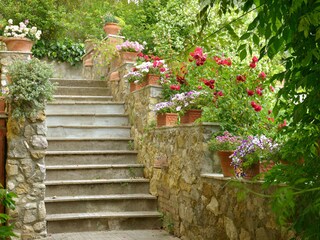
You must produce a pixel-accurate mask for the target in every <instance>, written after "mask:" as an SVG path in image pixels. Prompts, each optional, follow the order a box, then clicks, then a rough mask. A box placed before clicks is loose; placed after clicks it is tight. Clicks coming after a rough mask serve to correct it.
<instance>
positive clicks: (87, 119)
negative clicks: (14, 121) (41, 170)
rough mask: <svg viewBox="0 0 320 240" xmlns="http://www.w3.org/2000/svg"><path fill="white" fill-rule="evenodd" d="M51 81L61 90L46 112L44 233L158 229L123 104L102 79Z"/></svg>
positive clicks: (147, 184) (155, 205)
mask: <svg viewBox="0 0 320 240" xmlns="http://www.w3.org/2000/svg"><path fill="white" fill-rule="evenodd" d="M52 81H53V82H57V83H58V84H59V87H58V89H57V91H56V96H55V101H54V102H53V103H50V104H48V106H47V109H46V114H47V126H48V136H47V137H48V142H49V147H48V151H47V155H46V169H47V175H46V197H45V204H46V210H47V218H46V220H47V225H48V233H64V232H82V231H103V230H121V229H126V230H128V229H130V230H131V229H132V230H133V229H157V228H160V226H161V222H160V214H159V213H158V212H157V201H156V198H155V197H154V196H152V195H150V194H149V182H148V180H146V179H145V178H144V177H143V166H142V165H141V164H137V161H136V156H137V152H135V151H133V150H132V149H131V148H132V138H131V137H130V127H129V125H128V116H126V115H125V114H124V104H123V103H118V102H113V101H112V97H111V96H109V94H110V92H109V89H108V88H107V86H106V82H104V81H93V80H80V79H79V80H66V79H52Z"/></svg>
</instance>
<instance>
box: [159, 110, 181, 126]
mask: <svg viewBox="0 0 320 240" xmlns="http://www.w3.org/2000/svg"><path fill="white" fill-rule="evenodd" d="M177 122H178V114H177V113H159V114H157V127H162V126H174V125H176V124H177Z"/></svg>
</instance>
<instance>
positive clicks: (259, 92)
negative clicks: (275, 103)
mask: <svg viewBox="0 0 320 240" xmlns="http://www.w3.org/2000/svg"><path fill="white" fill-rule="evenodd" d="M262 90H263V89H262V88H261V87H257V88H256V93H257V94H258V95H259V96H262Z"/></svg>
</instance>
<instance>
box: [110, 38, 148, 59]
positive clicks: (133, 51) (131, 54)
mask: <svg viewBox="0 0 320 240" xmlns="http://www.w3.org/2000/svg"><path fill="white" fill-rule="evenodd" d="M116 48H117V50H118V51H119V52H120V57H121V59H122V61H129V62H135V61H136V59H137V56H138V53H139V52H141V51H142V50H143V49H144V47H143V45H141V44H140V43H138V42H131V41H128V40H127V41H125V42H124V43H122V44H119V45H117V46H116Z"/></svg>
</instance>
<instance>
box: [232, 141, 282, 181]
mask: <svg viewBox="0 0 320 240" xmlns="http://www.w3.org/2000/svg"><path fill="white" fill-rule="evenodd" d="M278 155H279V144H278V143H276V142H274V141H273V140H272V139H271V138H267V137H266V136H265V135H261V136H248V137H247V138H246V139H244V140H243V141H242V143H241V145H240V146H238V147H237V149H236V150H235V151H234V153H233V154H232V155H231V157H232V165H233V166H234V167H239V168H242V169H243V171H241V172H239V173H238V176H241V177H244V178H247V179H251V178H253V177H254V176H256V175H258V174H259V173H261V170H260V169H261V166H260V165H261V164H263V165H264V166H265V168H266V170H268V169H269V168H271V167H272V166H273V165H274V161H276V160H278Z"/></svg>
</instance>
